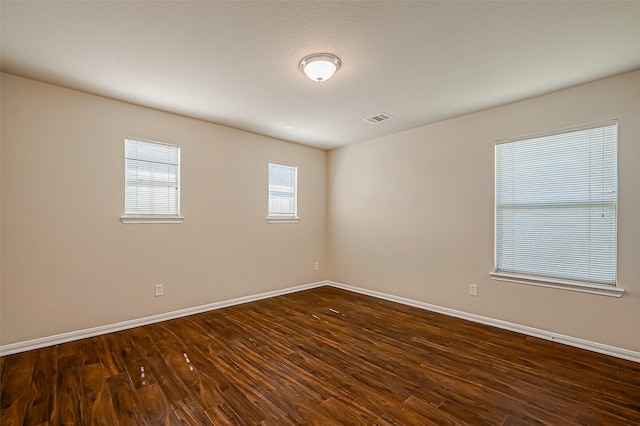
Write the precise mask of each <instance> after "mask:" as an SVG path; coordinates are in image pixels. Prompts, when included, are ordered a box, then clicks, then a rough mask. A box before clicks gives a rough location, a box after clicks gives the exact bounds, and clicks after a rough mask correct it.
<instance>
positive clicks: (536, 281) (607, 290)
mask: <svg viewBox="0 0 640 426" xmlns="http://www.w3.org/2000/svg"><path fill="white" fill-rule="evenodd" d="M612 125H617V120H607V121H604V122H598V123H591V124H587V125H583V126H577V127H572V128H565V129H560V130H556V131H552V132H545V133H538V134H533V135H527V136H523V137H519V138H514V139H505V140H500V141H496V147H497V146H498V145H499V144H505V143H513V142H519V141H526V140H529V139H535V138H541V137H547V136H555V135H561V134H567V133H571V132H578V131H581V130H588V129H596V128H601V127H606V126H612ZM616 151H617V136H616ZM495 167H496V173H495V178H496V182H495V188H494V189H495V190H496V191H497V188H498V186H497V185H498V181H497V171H498V170H497V167H498V164H497V156H496V158H495ZM616 181H617V177H616ZM615 205H616V207H615V211H616V215H617V182H616V197H615ZM494 208H495V211H494V271H493V272H490V273H489V275H490V276H491V278H492V279H494V280H499V281H508V282H513V283H519V284H527V285H535V286H541V287H550V288H557V289H564V290H572V291H578V292H584V293H591V294H598V295H604V296H613V297H621V296H622V294H623V293H624V289H622V288H620V287H619V286H618V283H617V279H616V282H615V283H614V284H600V283H592V282H583V281H575V280H572V279H562V278H555V277H548V276H541V275H531V274H528V273H517V272H509V271H502V270H499V269H498V200H497V195H496V198H495V199H494ZM615 232H616V233H617V230H615ZM616 269H617V268H616Z"/></svg>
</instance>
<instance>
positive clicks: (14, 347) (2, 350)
mask: <svg viewBox="0 0 640 426" xmlns="http://www.w3.org/2000/svg"><path fill="white" fill-rule="evenodd" d="M325 285H327V282H326V281H319V282H315V283H309V284H303V285H298V286H295V287H288V288H284V289H281V290H274V291H268V292H266V293H260V294H255V295H251V296H244V297H238V298H236V299H230V300H223V301H220V302H214V303H208V304H206V305H200V306H194V307H193V308H186V309H180V310H177V311H172V312H166V313H163V314H158V315H152V316H149V317H144V318H138V319H134V320H128V321H122V322H118V323H115V324H108V325H102V326H99V327H92V328H86V329H84V330H77V331H71V332H68V333H62V334H56V335H54V336H48V337H42V338H39V339H33V340H27V341H25V342H19V343H12V344H9V345H4V346H0V356H5V355H11V354H15V353H19V352H25V351H30V350H32V349H40V348H44V347H47V346H54V345H60V344H62V343H67V342H72V341H74V340H80V339H86V338H87V337H94V336H99V335H101V334H107V333H113V332H114V331H122V330H127V329H129V328H134V327H140V326H143V325H148V324H153V323H156V322H161V321H167V320H170V319H175V318H180V317H185V316H187V315H193V314H199V313H202V312H207V311H212V310H215V309H221V308H226V307H228V306H234V305H239V304H242V303H248V302H254V301H256V300H262V299H268V298H270V297H275V296H281V295H284V294H289V293H295V292H298V291H302V290H308V289H311V288H316V287H322V286H325Z"/></svg>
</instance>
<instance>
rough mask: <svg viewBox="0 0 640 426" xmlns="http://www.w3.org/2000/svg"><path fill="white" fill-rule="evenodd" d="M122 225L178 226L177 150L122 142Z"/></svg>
mask: <svg viewBox="0 0 640 426" xmlns="http://www.w3.org/2000/svg"><path fill="white" fill-rule="evenodd" d="M124 205H125V207H124V216H123V217H122V221H123V222H124V223H180V222H182V219H183V218H181V217H180V147H178V146H176V145H171V144H166V143H159V142H150V141H144V140H139V139H131V138H127V139H125V202H124Z"/></svg>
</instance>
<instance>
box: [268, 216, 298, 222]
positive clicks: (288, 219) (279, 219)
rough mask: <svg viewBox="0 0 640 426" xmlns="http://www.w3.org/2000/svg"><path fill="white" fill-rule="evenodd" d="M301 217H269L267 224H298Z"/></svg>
mask: <svg viewBox="0 0 640 426" xmlns="http://www.w3.org/2000/svg"><path fill="white" fill-rule="evenodd" d="M298 222H300V218H299V217H282V216H267V223H298Z"/></svg>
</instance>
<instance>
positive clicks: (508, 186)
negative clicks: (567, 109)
mask: <svg viewBox="0 0 640 426" xmlns="http://www.w3.org/2000/svg"><path fill="white" fill-rule="evenodd" d="M617 135H618V126H617V122H616V121H611V122H607V123H598V124H594V125H587V126H583V127H580V128H574V129H569V130H563V131H558V132H554V133H550V134H543V135H536V136H532V137H526V138H520V139H515V140H508V141H498V142H496V146H495V168H496V170H495V172H496V175H495V262H496V265H495V272H494V273H492V274H491V275H492V276H493V277H494V278H496V279H506V280H508V281H515V282H523V283H525V284H537V285H545V286H551V287H561V288H570V289H573V290H575V289H578V290H580V291H587V292H591V293H594V292H595V293H601V294H607V295H621V293H620V292H621V291H622V289H615V286H616V210H617V209H616V207H617ZM606 287H609V288H613V289H614V290H612V291H613V292H614V294H608V292H607V291H606V290H602V289H603V288H606ZM601 290H602V291H601Z"/></svg>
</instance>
